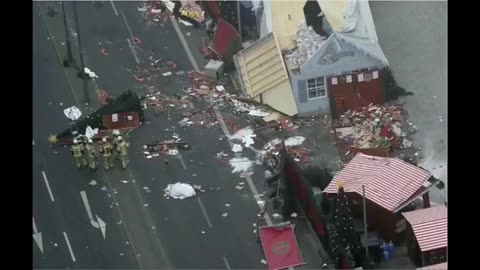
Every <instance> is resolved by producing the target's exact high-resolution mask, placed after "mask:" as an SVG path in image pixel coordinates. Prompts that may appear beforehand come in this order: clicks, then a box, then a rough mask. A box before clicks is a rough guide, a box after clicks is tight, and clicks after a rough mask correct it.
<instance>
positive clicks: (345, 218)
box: [332, 181, 362, 268]
mask: <svg viewBox="0 0 480 270" xmlns="http://www.w3.org/2000/svg"><path fill="white" fill-rule="evenodd" d="M333 221H334V232H333V233H332V252H333V254H335V256H336V257H337V259H336V261H338V262H342V264H341V265H339V266H338V267H342V268H343V267H344V266H343V265H345V262H346V264H350V262H348V258H349V257H351V256H347V255H348V253H350V254H351V255H352V256H353V258H354V261H355V264H356V265H361V264H362V262H361V252H362V249H361V247H360V241H359V240H358V238H357V235H356V234H355V231H354V229H353V218H352V214H351V211H350V207H349V203H348V198H347V195H346V193H345V191H344V189H343V185H342V182H341V181H340V182H339V183H338V193H337V198H336V200H335V210H334V214H333Z"/></svg>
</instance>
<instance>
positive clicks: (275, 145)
mask: <svg viewBox="0 0 480 270" xmlns="http://www.w3.org/2000/svg"><path fill="white" fill-rule="evenodd" d="M304 141H305V137H302V136H294V137H290V138H288V139H286V140H285V141H284V143H285V148H286V150H287V153H288V155H289V156H290V157H292V158H293V159H294V160H295V161H296V162H298V163H300V164H305V163H306V162H308V161H309V159H310V157H309V154H310V150H308V149H307V148H306V147H305V146H303V145H302V144H303V142H304ZM281 149H282V141H281V140H280V139H278V138H277V139H273V140H271V141H270V142H268V143H266V144H265V146H264V147H263V151H262V152H261V155H259V156H260V157H258V156H257V159H258V158H261V159H265V158H268V157H269V156H275V157H278V156H279V155H280V150H281Z"/></svg>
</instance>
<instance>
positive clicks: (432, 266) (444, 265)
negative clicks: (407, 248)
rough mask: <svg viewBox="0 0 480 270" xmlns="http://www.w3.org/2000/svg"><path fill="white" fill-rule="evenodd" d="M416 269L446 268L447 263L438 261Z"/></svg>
mask: <svg viewBox="0 0 480 270" xmlns="http://www.w3.org/2000/svg"><path fill="white" fill-rule="evenodd" d="M417 269H418V270H447V269H448V268H447V263H446V262H444V263H439V264H434V265H428V266H424V267H422V268H417Z"/></svg>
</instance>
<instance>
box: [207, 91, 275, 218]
mask: <svg viewBox="0 0 480 270" xmlns="http://www.w3.org/2000/svg"><path fill="white" fill-rule="evenodd" d="M210 103H211V104H213V103H214V100H213V97H212V96H210ZM213 111H214V113H215V116H216V117H217V119H218V122H219V123H220V127H221V128H222V131H223V134H225V136H226V137H227V139H228V143H229V144H230V148H232V147H233V142H232V141H230V137H231V136H232V134H231V133H230V131H229V130H228V128H227V125H225V121H223V117H222V114H221V113H220V112H219V111H218V109H217V106H213ZM245 179H246V180H247V183H248V187H249V188H250V191H251V192H252V193H253V196H254V198H256V200H257V205H258V207H259V208H260V204H258V198H260V196H259V195H260V194H259V193H258V190H257V187H256V186H255V184H254V183H253V179H252V177H251V176H250V175H248V174H247V175H246V177H245ZM263 217H264V218H265V221H266V222H267V225H269V226H271V225H273V223H272V220H271V219H270V216H269V215H268V212H267V211H265V214H264V216H263Z"/></svg>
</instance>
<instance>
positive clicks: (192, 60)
mask: <svg viewBox="0 0 480 270" xmlns="http://www.w3.org/2000/svg"><path fill="white" fill-rule="evenodd" d="M170 20H171V21H172V24H173V28H174V29H175V31H176V32H177V35H178V37H179V38H180V41H181V42H182V45H183V49H184V50H185V53H186V54H187V56H188V59H189V60H190V63H191V64H192V67H193V69H194V70H195V71H197V72H200V69H199V68H198V64H197V61H196V60H195V58H194V57H193V55H192V52H191V51H190V48H189V47H188V44H187V41H186V40H185V37H184V36H183V33H182V31H181V30H180V27H179V26H178V23H177V21H176V20H175V17H174V16H170ZM209 98H210V104H213V103H214V100H213V97H212V96H211V95H210V97H209ZM213 111H214V112H215V115H216V116H217V119H218V122H219V123H220V127H221V128H222V131H223V134H224V135H225V136H226V137H227V138H230V137H231V136H232V134H231V133H230V131H228V128H227V126H226V125H225V121H223V117H222V115H221V114H220V112H219V111H218V109H217V106H213ZM228 143H229V144H230V148H231V147H233V143H232V142H231V141H230V139H228ZM246 179H247V183H248V186H249V188H250V191H251V192H252V193H253V195H254V196H255V197H256V198H257V197H258V195H259V193H258V190H257V188H256V187H255V184H254V183H253V180H252V177H251V176H250V175H248V174H247V177H246ZM259 207H260V205H259ZM264 217H265V220H266V222H267V224H268V225H269V226H271V225H272V224H273V223H272V220H271V219H270V216H269V215H268V212H267V211H265V215H264Z"/></svg>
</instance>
